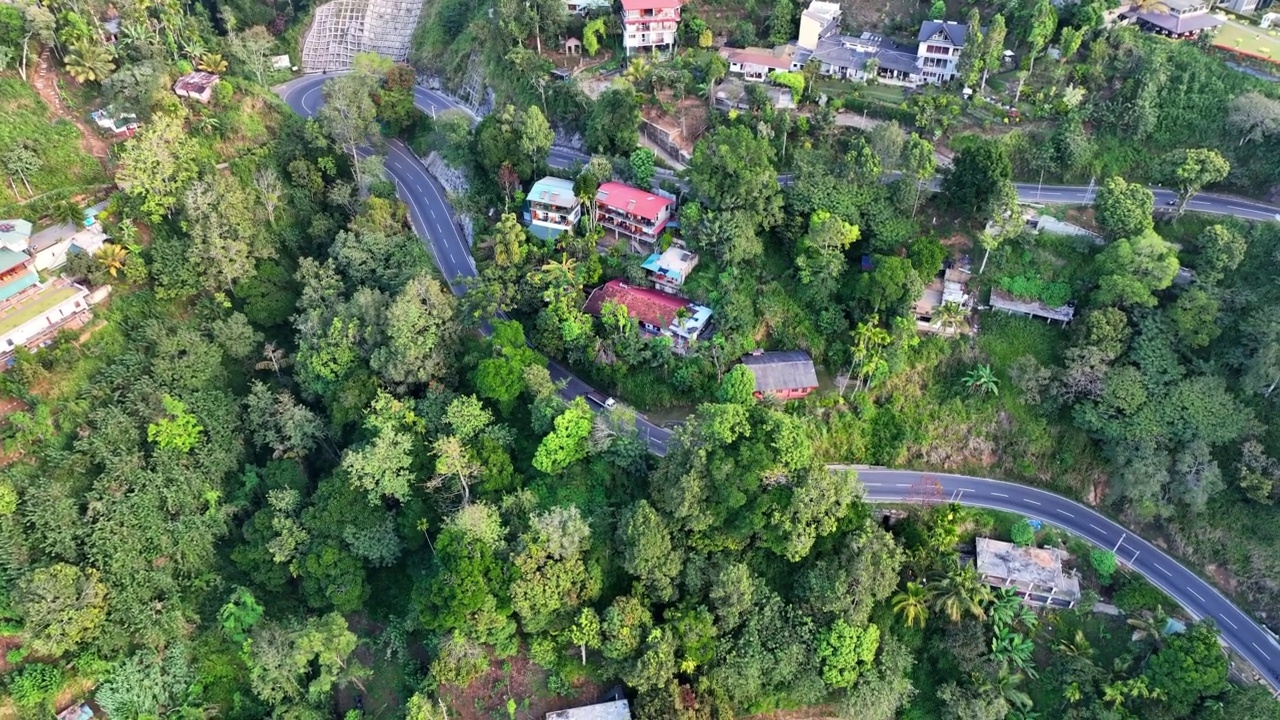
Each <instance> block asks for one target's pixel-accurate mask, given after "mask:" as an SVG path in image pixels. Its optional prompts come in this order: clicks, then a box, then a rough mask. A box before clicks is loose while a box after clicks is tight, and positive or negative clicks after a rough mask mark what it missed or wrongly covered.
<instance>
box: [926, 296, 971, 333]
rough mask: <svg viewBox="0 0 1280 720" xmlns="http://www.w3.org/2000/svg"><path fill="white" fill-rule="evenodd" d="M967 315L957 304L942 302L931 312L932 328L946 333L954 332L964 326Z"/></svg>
mask: <svg viewBox="0 0 1280 720" xmlns="http://www.w3.org/2000/svg"><path fill="white" fill-rule="evenodd" d="M966 317H968V313H967V312H965V309H964V308H963V307H961V306H960V303H957V302H944V303H942V304H941V305H939V306H938V307H936V308H934V310H933V326H934V327H936V328H938V329H939V330H942V331H943V332H946V333H951V332H955V331H956V330H958V329H959V328H960V326H961V325H963V324H964V321H965V318H966Z"/></svg>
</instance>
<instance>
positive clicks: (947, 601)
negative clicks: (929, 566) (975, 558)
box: [927, 567, 991, 623]
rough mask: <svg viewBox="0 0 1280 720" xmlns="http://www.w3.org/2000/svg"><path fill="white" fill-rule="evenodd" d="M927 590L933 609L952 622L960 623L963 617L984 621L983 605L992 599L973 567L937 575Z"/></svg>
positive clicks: (988, 589) (987, 588)
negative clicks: (969, 616)
mask: <svg viewBox="0 0 1280 720" xmlns="http://www.w3.org/2000/svg"><path fill="white" fill-rule="evenodd" d="M927 587H928V590H929V601H930V604H931V605H933V609H934V610H937V611H938V612H940V613H942V614H943V615H946V616H947V617H948V618H949V619H950V620H951V622H953V623H954V622H960V618H961V617H963V616H965V615H972V616H973V617H975V618H977V619H979V620H985V619H986V617H987V612H986V610H984V609H983V605H984V604H985V603H986V602H987V601H988V600H990V598H991V588H989V587H987V586H986V585H984V584H983V583H982V579H981V578H979V577H978V572H977V571H976V570H974V569H973V568H972V567H963V568H957V569H955V570H952V571H951V572H948V573H939V574H936V575H935V576H934V579H933V580H932V581H931V582H930V583H929V585H928V586H927Z"/></svg>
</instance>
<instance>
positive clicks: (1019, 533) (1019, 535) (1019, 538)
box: [1009, 518, 1036, 547]
mask: <svg viewBox="0 0 1280 720" xmlns="http://www.w3.org/2000/svg"><path fill="white" fill-rule="evenodd" d="M1009 536H1010V537H1011V538H1013V542H1014V544H1015V545H1021V546H1023V547H1028V546H1030V545H1034V544H1035V542H1036V529H1035V528H1033V527H1031V521H1030V520H1027V519H1026V518H1023V519H1022V520H1019V521H1018V522H1016V523H1014V524H1013V527H1012V528H1010V529H1009Z"/></svg>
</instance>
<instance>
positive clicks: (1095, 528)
mask: <svg viewBox="0 0 1280 720" xmlns="http://www.w3.org/2000/svg"><path fill="white" fill-rule="evenodd" d="M1089 527H1091V528H1093V529H1094V530H1097V531H1098V532H1100V533H1104V532H1106V530H1103V529H1102V528H1100V527H1098V526H1097V525H1094V524H1093V523H1089Z"/></svg>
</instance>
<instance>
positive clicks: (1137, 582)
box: [1111, 575, 1174, 613]
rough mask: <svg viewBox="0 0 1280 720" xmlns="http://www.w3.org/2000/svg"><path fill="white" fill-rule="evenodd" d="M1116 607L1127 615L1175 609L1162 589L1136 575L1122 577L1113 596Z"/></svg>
mask: <svg viewBox="0 0 1280 720" xmlns="http://www.w3.org/2000/svg"><path fill="white" fill-rule="evenodd" d="M1111 601H1112V602H1113V603H1115V606H1116V607H1118V608H1120V609H1121V610H1123V611H1124V612H1125V613H1136V612H1141V611H1143V610H1149V611H1152V612H1154V611H1155V610H1156V608H1158V607H1162V608H1171V607H1174V602H1173V600H1172V599H1171V598H1170V597H1169V596H1168V595H1165V594H1164V593H1163V592H1160V589H1159V588H1157V587H1156V586H1154V585H1152V584H1151V583H1149V582H1147V581H1146V580H1144V579H1142V578H1141V577H1138V576H1136V575H1124V576H1121V579H1120V583H1119V587H1118V588H1117V589H1116V591H1115V592H1114V593H1113V594H1112V596H1111Z"/></svg>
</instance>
